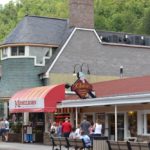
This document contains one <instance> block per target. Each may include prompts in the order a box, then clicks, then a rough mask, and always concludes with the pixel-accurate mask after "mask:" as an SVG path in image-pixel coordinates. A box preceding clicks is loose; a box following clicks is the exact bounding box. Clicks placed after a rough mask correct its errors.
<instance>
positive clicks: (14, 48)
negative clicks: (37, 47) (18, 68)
mask: <svg viewBox="0 0 150 150" xmlns="http://www.w3.org/2000/svg"><path fill="white" fill-rule="evenodd" d="M11 56H17V47H12V48H11Z"/></svg>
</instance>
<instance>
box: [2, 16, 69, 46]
mask: <svg viewBox="0 0 150 150" xmlns="http://www.w3.org/2000/svg"><path fill="white" fill-rule="evenodd" d="M66 27H67V20H66V19H56V18H48V17H39V16H25V17H24V18H23V20H22V21H20V23H19V24H18V25H17V26H16V28H15V29H14V30H13V31H12V32H11V33H10V34H9V35H8V37H7V38H6V39H5V40H4V42H3V44H16V43H33V44H50V45H59V44H60V43H61V41H62V37H63V34H64V31H65V30H66Z"/></svg>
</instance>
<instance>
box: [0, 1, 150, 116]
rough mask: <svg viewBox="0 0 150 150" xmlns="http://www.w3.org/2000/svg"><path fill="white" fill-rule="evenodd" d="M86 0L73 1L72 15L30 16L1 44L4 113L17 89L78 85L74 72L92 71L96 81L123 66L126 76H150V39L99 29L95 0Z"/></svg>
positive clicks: (113, 74) (0, 82)
mask: <svg viewBox="0 0 150 150" xmlns="http://www.w3.org/2000/svg"><path fill="white" fill-rule="evenodd" d="M81 1H82V0H79V1H78V2H76V1H75V0H70V13H71V15H70V18H69V19H58V18H48V17H40V16H25V17H24V18H23V19H22V20H21V21H20V22H19V24H18V25H17V26H16V28H15V29H14V30H13V31H12V32H11V33H10V34H9V35H8V37H7V38H6V39H5V40H4V41H3V43H2V44H1V45H0V49H1V66H2V68H1V79H0V100H1V101H0V111H1V112H3V113H1V114H0V115H1V116H0V117H4V116H5V117H7V116H8V114H9V109H8V101H9V99H11V97H12V96H13V95H14V94H15V93H16V92H18V91H20V90H23V89H26V88H33V87H41V86H47V85H55V84H62V83H63V84H65V83H69V84H72V83H73V82H74V81H75V80H76V77H74V76H72V73H73V71H75V72H76V73H77V72H79V71H81V70H82V71H83V72H84V73H87V71H88V70H90V75H88V76H87V78H88V81H89V82H90V83H94V82H99V81H106V80H115V79H118V78H120V77H122V76H120V66H123V78H127V77H135V76H145V75H149V74H150V70H149V69H148V68H149V65H150V51H149V48H150V42H149V41H150V37H148V36H145V35H133V34H127V33H114V32H104V31H98V30H96V29H94V19H93V18H94V17H93V12H94V11H93V1H91V0H87V1H86V2H84V3H82V2H81ZM77 5H78V6H79V7H77ZM77 8H78V9H77ZM85 8H86V9H85ZM83 12H84V13H83ZM137 39H138V40H137ZM129 41H130V42H129ZM88 73H89V72H88ZM121 86H123V85H121ZM111 90H112V91H113V89H111ZM106 96H107V95H106ZM107 108H108V107H107ZM59 111H60V110H59ZM68 111H69V108H64V109H63V110H61V111H60V112H67V113H68ZM71 111H73V110H71ZM67 113H66V115H67ZM29 117H30V116H29ZM62 117H63V116H62Z"/></svg>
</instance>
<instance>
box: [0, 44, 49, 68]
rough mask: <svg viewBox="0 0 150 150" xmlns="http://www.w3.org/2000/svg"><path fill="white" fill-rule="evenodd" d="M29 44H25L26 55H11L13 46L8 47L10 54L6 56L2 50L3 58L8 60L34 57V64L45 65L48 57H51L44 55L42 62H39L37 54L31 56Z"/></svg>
mask: <svg viewBox="0 0 150 150" xmlns="http://www.w3.org/2000/svg"><path fill="white" fill-rule="evenodd" d="M29 51H30V49H29V46H25V55H24V56H22V55H19V56H11V47H8V55H7V57H5V58H2V52H1V60H6V59H13V58H15V59H19V58H33V59H34V66H45V64H46V59H50V57H47V56H45V57H43V60H42V63H41V64H40V63H37V57H36V56H29Z"/></svg>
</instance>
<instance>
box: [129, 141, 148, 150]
mask: <svg viewBox="0 0 150 150" xmlns="http://www.w3.org/2000/svg"><path fill="white" fill-rule="evenodd" d="M128 143H129V147H130V150H150V143H149V142H128Z"/></svg>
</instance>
